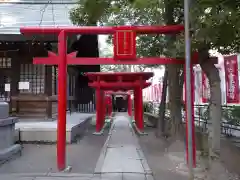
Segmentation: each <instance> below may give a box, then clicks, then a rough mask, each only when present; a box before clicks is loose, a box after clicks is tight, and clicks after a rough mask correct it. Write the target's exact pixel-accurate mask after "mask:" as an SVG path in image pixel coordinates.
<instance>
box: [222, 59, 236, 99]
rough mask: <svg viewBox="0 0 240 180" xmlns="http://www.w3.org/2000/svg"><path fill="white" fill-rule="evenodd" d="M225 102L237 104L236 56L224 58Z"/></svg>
mask: <svg viewBox="0 0 240 180" xmlns="http://www.w3.org/2000/svg"><path fill="white" fill-rule="evenodd" d="M224 69H225V83H226V101H227V103H238V102H239V82H238V61H237V55H234V56H226V57H224Z"/></svg>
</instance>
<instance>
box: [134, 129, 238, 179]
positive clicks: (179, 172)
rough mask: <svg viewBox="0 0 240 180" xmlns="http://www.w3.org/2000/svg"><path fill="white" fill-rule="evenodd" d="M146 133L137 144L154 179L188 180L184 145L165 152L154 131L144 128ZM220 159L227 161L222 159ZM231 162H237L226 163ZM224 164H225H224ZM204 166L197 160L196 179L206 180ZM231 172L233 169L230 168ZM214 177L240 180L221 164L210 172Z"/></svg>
mask: <svg viewBox="0 0 240 180" xmlns="http://www.w3.org/2000/svg"><path fill="white" fill-rule="evenodd" d="M146 132H147V133H148V135H146V136H141V137H139V143H140V145H141V147H142V150H143V152H144V155H145V157H146V159H147V161H148V164H149V166H150V168H151V169H152V171H153V174H154V178H155V179H156V180H160V179H164V180H176V179H178V180H186V179H188V169H187V167H186V163H185V157H184V156H185V153H184V144H183V143H182V142H175V143H173V145H172V146H170V147H169V148H168V151H167V150H166V143H165V142H164V141H163V140H161V139H157V138H156V137H155V135H154V130H153V129H151V128H146ZM222 149H224V150H222V152H225V151H226V150H225V148H224V147H223V148H222ZM229 154H231V152H228V154H227V153H226V152H225V153H224V156H227V155H228V156H229V157H231V156H230V155H229ZM222 159H225V160H226V159H227V157H224V158H222ZM231 161H232V162H233V164H231V166H233V165H234V162H235V164H236V163H239V161H234V157H231V158H230V159H229V160H228V163H230V162H231ZM224 164H225V163H224ZM237 168H238V169H239V170H240V168H239V165H238V166H237V167H235V169H237ZM204 169H205V168H204V165H203V163H202V161H200V160H198V165H197V168H196V169H195V175H196V176H197V177H196V179H208V178H209V173H207V172H206V171H205V170H204ZM231 169H232V170H233V169H234V168H231ZM212 174H214V177H216V179H218V180H238V179H240V178H239V176H238V175H237V172H233V171H231V173H230V171H228V170H226V168H225V167H224V166H223V163H217V164H215V168H214V170H213V171H211V177H213V175H212Z"/></svg>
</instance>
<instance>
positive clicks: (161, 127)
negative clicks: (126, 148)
mask: <svg viewBox="0 0 240 180" xmlns="http://www.w3.org/2000/svg"><path fill="white" fill-rule="evenodd" d="M167 86H168V69H167V66H166V67H165V72H164V77H163V86H162V96H161V103H160V105H159V118H158V121H157V129H156V136H157V137H160V136H162V135H164V134H166V133H165V111H166V99H167Z"/></svg>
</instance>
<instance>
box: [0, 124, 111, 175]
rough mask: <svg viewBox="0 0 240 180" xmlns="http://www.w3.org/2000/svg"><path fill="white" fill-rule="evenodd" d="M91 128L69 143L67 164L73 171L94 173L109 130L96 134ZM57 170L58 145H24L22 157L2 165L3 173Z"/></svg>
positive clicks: (1, 170)
mask: <svg viewBox="0 0 240 180" xmlns="http://www.w3.org/2000/svg"><path fill="white" fill-rule="evenodd" d="M93 132H94V128H92V127H91V128H89V129H88V130H86V132H85V136H84V137H82V138H81V139H79V140H78V142H77V143H76V144H71V145H67V165H70V166H72V171H71V172H73V173H93V172H94V169H95V166H96V163H97V160H98V158H99V155H100V152H101V149H102V147H103V144H104V143H105V140H106V137H107V135H108V132H107V131H105V133H104V135H102V136H96V135H93V134H92V133H93ZM47 172H57V169H56V145H37V144H25V145H23V152H22V156H21V157H17V158H15V159H14V160H11V161H9V162H7V163H5V164H3V165H1V166H0V174H3V173H8V174H9V173H47Z"/></svg>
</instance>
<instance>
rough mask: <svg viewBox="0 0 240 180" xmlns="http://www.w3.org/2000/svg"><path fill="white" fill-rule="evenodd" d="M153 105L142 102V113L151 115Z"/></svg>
mask: <svg viewBox="0 0 240 180" xmlns="http://www.w3.org/2000/svg"><path fill="white" fill-rule="evenodd" d="M152 111H153V103H152V102H143V112H147V113H152Z"/></svg>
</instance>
